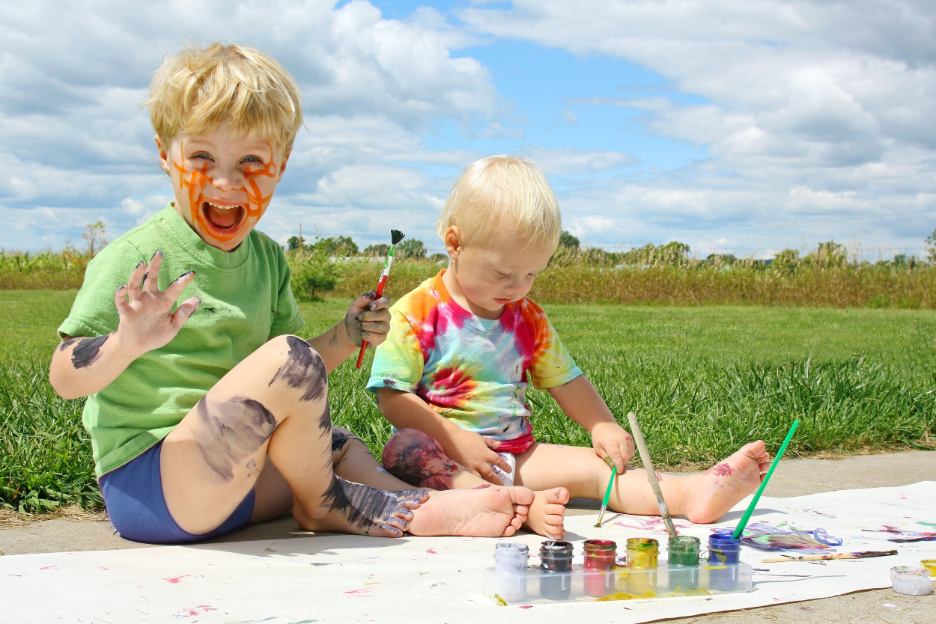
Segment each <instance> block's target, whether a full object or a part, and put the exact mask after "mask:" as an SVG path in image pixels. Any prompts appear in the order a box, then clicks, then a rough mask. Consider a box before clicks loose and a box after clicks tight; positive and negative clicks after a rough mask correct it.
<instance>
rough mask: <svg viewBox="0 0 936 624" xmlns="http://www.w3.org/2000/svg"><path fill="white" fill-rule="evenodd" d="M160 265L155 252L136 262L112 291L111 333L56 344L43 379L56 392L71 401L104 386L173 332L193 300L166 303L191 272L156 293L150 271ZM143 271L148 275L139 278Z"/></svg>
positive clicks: (177, 293) (187, 314) (195, 300)
mask: <svg viewBox="0 0 936 624" xmlns="http://www.w3.org/2000/svg"><path fill="white" fill-rule="evenodd" d="M161 264H162V254H160V253H157V254H155V255H154V256H153V258H152V260H150V264H149V266H147V264H146V263H145V262H140V263H139V264H138V265H137V267H136V269H134V271H133V273H131V275H130V280H129V282H128V283H127V284H124V285H123V286H121V287H120V288H118V289H117V291H116V292H115V293H114V305H116V306H117V315H118V318H119V321H118V325H117V330H116V331H114V332H111V333H110V334H106V335H104V336H94V337H81V338H70V337H69V338H66V339H65V340H63V341H62V343H61V344H60V345H59V346H58V347H56V349H55V351H54V352H53V354H52V363H51V364H50V366H49V383H50V384H52V387H53V388H54V389H55V391H56V392H57V393H58V394H59V396H61V397H62V398H64V399H76V398H79V397H83V396H87V395H89V394H93V393H95V392H98V391H100V390H102V389H104V388H105V387H107V385H108V384H110V383H111V382H112V381H114V379H116V378H117V377H118V376H119V375H120V374H121V373H122V372H124V371H125V370H126V369H127V367H128V366H130V364H131V363H132V362H133V361H134V360H135V359H137V358H138V357H140V356H141V355H143V354H144V353H146V352H148V351H152V350H153V349H158V348H159V347H162V346H164V345H165V344H167V343H168V342H169V341H170V340H172V339H173V338H174V337H175V335H176V334H177V333H179V329H181V327H182V325H183V324H184V323H185V321H186V320H188V318H189V317H190V316H191V315H192V313H193V312H194V311H195V308H196V307H198V303H199V301H198V298H197V297H191V298H189V299H186V300H185V301H184V302H183V303H182V304H181V305H180V306H179V307H178V309H176V311H175V312H173V311H172V307H173V306H174V305H175V302H176V299H178V298H179V296H180V295H181V294H182V291H183V290H184V289H185V287H186V286H188V284H189V282H191V281H192V279H193V278H194V277H195V274H194V273H192V272H188V273H183V274H182V275H181V276H179V278H178V279H176V280H175V281H174V282H172V284H170V285H169V286H168V287H167V288H166V290H164V291H160V290H159V286H158V280H157V279H156V275H158V274H159V267H160V265H161ZM147 273H152V277H151V278H150V279H148V280H146V281H144V275H145V274H147ZM141 282H142V283H141Z"/></svg>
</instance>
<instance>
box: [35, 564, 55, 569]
mask: <svg viewBox="0 0 936 624" xmlns="http://www.w3.org/2000/svg"><path fill="white" fill-rule="evenodd" d="M39 569H40V570H55V569H56V567H55V566H54V565H46V566H42V567H41V568H39Z"/></svg>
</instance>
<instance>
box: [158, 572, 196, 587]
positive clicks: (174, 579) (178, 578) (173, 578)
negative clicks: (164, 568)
mask: <svg viewBox="0 0 936 624" xmlns="http://www.w3.org/2000/svg"><path fill="white" fill-rule="evenodd" d="M186 576H192V575H191V574H182V575H180V576H169V577H166V578H164V579H163V580H164V581H166V582H167V583H172V584H173V585H177V584H179V583H181V582H182V579H184V578H185V577H186Z"/></svg>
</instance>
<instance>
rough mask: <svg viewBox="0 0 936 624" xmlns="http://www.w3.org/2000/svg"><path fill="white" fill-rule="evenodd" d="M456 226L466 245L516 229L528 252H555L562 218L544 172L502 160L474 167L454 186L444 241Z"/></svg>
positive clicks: (441, 230)
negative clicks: (530, 249)
mask: <svg viewBox="0 0 936 624" xmlns="http://www.w3.org/2000/svg"><path fill="white" fill-rule="evenodd" d="M453 225H454V226H457V227H458V229H459V231H460V233H461V236H460V239H461V242H462V244H465V245H467V244H470V243H471V242H473V241H476V240H490V239H491V238H492V237H495V236H496V235H497V234H498V233H499V232H503V231H504V230H505V229H508V230H509V229H510V228H511V227H513V228H515V230H516V233H518V234H519V237H520V238H521V239H522V240H524V242H525V243H526V244H527V246H533V245H540V244H543V245H547V244H548V245H553V246H556V245H558V243H559V235H560V233H561V231H562V218H561V216H560V214H559V204H558V203H557V202H556V196H555V194H553V191H552V189H551V188H550V187H549V184H548V183H547V182H546V178H544V177H543V174H542V173H541V172H540V170H539V169H537V168H536V167H535V166H534V165H533V164H532V163H530V162H529V161H526V160H524V159H522V158H517V157H516V156H504V155H498V156H488V157H487V158H482V159H480V160H476V161H475V162H473V163H471V164H470V165H468V166H467V167H465V169H464V171H462V172H461V175H460V176H459V177H458V180H456V181H455V185H454V186H453V187H452V192H451V193H449V196H448V199H447V200H446V201H445V206H444V207H443V208H442V215H441V216H440V217H439V221H438V224H437V226H436V231H437V232H438V234H439V236H440V237H441V238H443V239H444V238H445V232H446V231H447V230H448V228H449V227H450V226H453Z"/></svg>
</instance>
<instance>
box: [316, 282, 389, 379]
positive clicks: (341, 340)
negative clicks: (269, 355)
mask: <svg viewBox="0 0 936 624" xmlns="http://www.w3.org/2000/svg"><path fill="white" fill-rule="evenodd" d="M374 295H375V293H374V292H373V291H371V292H367V293H364V294H363V295H361V296H360V297H358V298H357V299H355V300H354V301H352V302H351V306H350V307H349V308H348V311H347V312H346V313H345V316H344V318H343V319H342V320H340V321H338V322H337V323H335V324H334V325H332V326H331V327H330V328H329V329H328V330H326V331H325V332H324V333H322V334H321V335H319V336H315V337H314V338H309V339H308V340H307V342H308V343H309V344H310V345H312V348H314V349H315V350H316V351H318V353H319V355H321V356H322V361H323V362H325V370H327V371H328V372H329V373H330V372H332V371H333V370H335V369H336V368H338V365H339V364H341V363H342V362H344V361H345V360H346V359H348V356H350V355H351V354H352V353H354V354H356V353H357V351H358V350H359V349H360V348H361V341H362V340H367V342H368V343H369V344H370V345H371V346H374V347H376V346H377V345H379V344H380V343H382V342H383V341H384V340H386V338H387V332H388V331H390V300H389V299H387V298H386V297H381V298H380V299H374Z"/></svg>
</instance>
